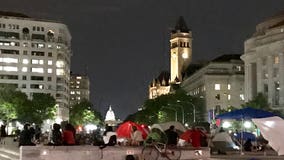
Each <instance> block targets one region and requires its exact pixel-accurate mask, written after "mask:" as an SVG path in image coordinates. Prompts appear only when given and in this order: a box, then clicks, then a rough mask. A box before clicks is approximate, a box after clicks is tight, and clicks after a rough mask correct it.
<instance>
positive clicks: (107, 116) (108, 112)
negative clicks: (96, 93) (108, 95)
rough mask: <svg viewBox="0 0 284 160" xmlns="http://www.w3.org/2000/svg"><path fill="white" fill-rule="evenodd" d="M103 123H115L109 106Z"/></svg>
mask: <svg viewBox="0 0 284 160" xmlns="http://www.w3.org/2000/svg"><path fill="white" fill-rule="evenodd" d="M105 121H115V115H114V112H113V110H112V109H111V106H109V109H108V111H107V113H106V118H105Z"/></svg>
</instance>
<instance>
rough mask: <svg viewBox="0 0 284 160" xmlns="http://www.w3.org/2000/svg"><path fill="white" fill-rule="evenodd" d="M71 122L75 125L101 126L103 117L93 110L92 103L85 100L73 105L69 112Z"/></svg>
mask: <svg viewBox="0 0 284 160" xmlns="http://www.w3.org/2000/svg"><path fill="white" fill-rule="evenodd" d="M69 121H70V123H71V124H73V125H76V126H78V125H85V124H88V123H94V124H100V123H101V121H102V116H101V114H100V113H99V112H97V111H96V110H94V109H92V103H91V102H89V101H88V100H86V99H83V100H82V101H81V102H80V103H77V104H75V105H73V106H72V107H71V108H70V111H69Z"/></svg>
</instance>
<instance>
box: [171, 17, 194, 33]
mask: <svg viewBox="0 0 284 160" xmlns="http://www.w3.org/2000/svg"><path fill="white" fill-rule="evenodd" d="M178 30H179V31H180V32H186V33H188V32H189V31H190V29H188V27H187V25H186V23H185V21H184V19H183V17H182V16H180V17H179V19H178V21H177V23H176V26H175V29H174V30H172V33H176V32H177V31H178Z"/></svg>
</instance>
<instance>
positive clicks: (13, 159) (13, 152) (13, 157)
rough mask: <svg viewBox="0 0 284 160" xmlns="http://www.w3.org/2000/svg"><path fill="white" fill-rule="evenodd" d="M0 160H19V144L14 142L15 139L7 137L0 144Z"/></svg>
mask: <svg viewBox="0 0 284 160" xmlns="http://www.w3.org/2000/svg"><path fill="white" fill-rule="evenodd" d="M0 159H1V160H2V159H3V160H19V159H20V150H19V147H18V142H14V141H13V137H5V138H4V139H2V140H1V143H0Z"/></svg>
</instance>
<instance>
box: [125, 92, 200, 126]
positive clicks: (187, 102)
mask: <svg viewBox="0 0 284 160" xmlns="http://www.w3.org/2000/svg"><path fill="white" fill-rule="evenodd" d="M143 106H144V107H143V108H144V109H143V110H142V111H138V112H136V113H135V114H133V115H132V116H130V117H128V118H132V119H134V121H135V122H139V123H145V124H148V125H151V124H154V123H161V122H166V121H174V120H175V119H176V118H177V120H178V121H180V122H182V121H183V120H184V121H185V122H188V123H193V121H194V113H195V118H196V121H203V117H204V112H205V105H204V101H202V99H200V98H197V97H193V96H190V95H187V94H186V92H185V91H184V90H182V89H181V88H178V89H177V90H176V91H175V92H174V93H170V94H167V95H161V96H159V97H157V98H155V99H147V100H146V101H145V102H144V105H143ZM176 116H177V117H176Z"/></svg>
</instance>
